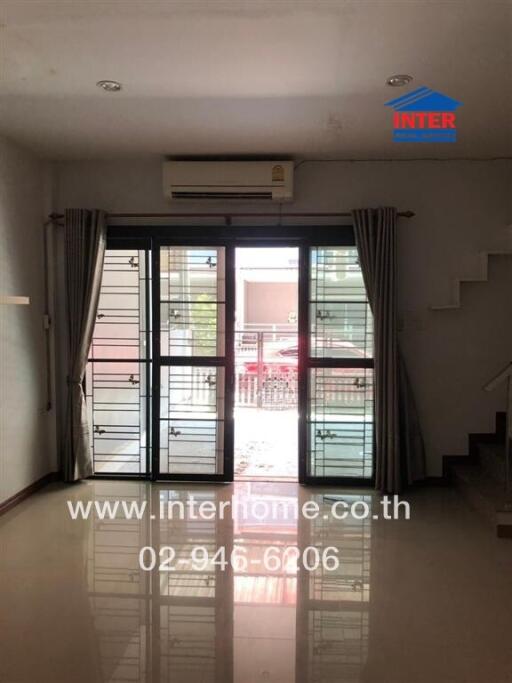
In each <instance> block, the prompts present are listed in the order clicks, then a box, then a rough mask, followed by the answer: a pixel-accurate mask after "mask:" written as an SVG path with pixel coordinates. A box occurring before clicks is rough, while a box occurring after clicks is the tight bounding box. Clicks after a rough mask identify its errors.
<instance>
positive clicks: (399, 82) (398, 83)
mask: <svg viewBox="0 0 512 683" xmlns="http://www.w3.org/2000/svg"><path fill="white" fill-rule="evenodd" d="M411 81H412V76H408V75H407V74H396V75H395V76H390V77H389V78H387V79H386V85H390V86H391V87H392V88H401V87H402V86H403V85H407V83H410V82H411Z"/></svg>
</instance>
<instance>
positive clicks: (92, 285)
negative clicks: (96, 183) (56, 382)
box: [62, 209, 107, 481]
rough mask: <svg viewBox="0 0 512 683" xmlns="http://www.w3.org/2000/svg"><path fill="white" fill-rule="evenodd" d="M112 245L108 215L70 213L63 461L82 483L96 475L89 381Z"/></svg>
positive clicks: (65, 472) (67, 478)
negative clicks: (90, 356)
mask: <svg viewBox="0 0 512 683" xmlns="http://www.w3.org/2000/svg"><path fill="white" fill-rule="evenodd" d="M106 241H107V227H106V221H105V214H104V212H103V211H96V210H94V211H88V210H86V209H68V210H67V211H66V213H65V221H64V247H65V258H66V266H65V267H66V295H67V315H68V349H69V368H68V398H67V406H66V428H65V436H64V449H63V451H64V452H63V462H62V466H63V475H64V479H65V481H76V480H78V479H83V478H84V477H88V476H89V475H91V474H92V460H91V448H90V435H89V425H88V421H87V408H86V405H85V395H84V390H83V380H84V375H85V369H86V365H87V356H88V354H89V347H90V345H91V340H92V334H93V330H94V321H95V319H96V313H97V310H98V300H99V295H100V286H101V275H102V272H103V260H104V257H105V246H106Z"/></svg>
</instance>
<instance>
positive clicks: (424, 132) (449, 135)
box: [385, 87, 462, 142]
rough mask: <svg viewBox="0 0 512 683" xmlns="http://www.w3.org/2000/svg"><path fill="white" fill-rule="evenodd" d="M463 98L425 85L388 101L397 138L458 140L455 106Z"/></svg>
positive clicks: (424, 140) (409, 140)
mask: <svg viewBox="0 0 512 683" xmlns="http://www.w3.org/2000/svg"><path fill="white" fill-rule="evenodd" d="M461 104H462V103H461V102H457V100H454V99H452V98H451V97H447V96H446V95H443V94H442V93H440V92H435V91H434V90H431V89H430V88H426V87H422V88H417V89H416V90H413V92H410V93H408V94H407V95H403V96H402V97H397V98H396V99H394V100H390V101H389V102H386V105H385V106H386V107H392V108H393V109H394V110H395V113H394V114H393V141H394V142H456V141H457V123H456V115H455V110H456V109H457V108H458V107H460V106H461Z"/></svg>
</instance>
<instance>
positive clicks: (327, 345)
mask: <svg viewBox="0 0 512 683" xmlns="http://www.w3.org/2000/svg"><path fill="white" fill-rule="evenodd" d="M310 328H311V355H312V356H314V357H317V358H364V357H370V358H371V356H372V352H373V320H372V315H371V311H370V306H369V305H368V298H367V296H366V290H365V287H364V282H363V277H362V273H361V267H360V265H359V260H358V255H357V249H356V248H355V247H338V248H314V249H312V250H311V284H310Z"/></svg>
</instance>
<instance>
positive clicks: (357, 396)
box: [309, 367, 373, 478]
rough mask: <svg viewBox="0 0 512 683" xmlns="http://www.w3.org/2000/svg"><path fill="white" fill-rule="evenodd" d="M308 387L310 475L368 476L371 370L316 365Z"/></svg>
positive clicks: (371, 455) (370, 454)
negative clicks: (319, 366) (318, 366)
mask: <svg viewBox="0 0 512 683" xmlns="http://www.w3.org/2000/svg"><path fill="white" fill-rule="evenodd" d="M309 387H310V412H309V428H310V435H309V438H310V453H311V466H312V474H313V475H315V476H323V477H327V476H343V477H364V478H369V477H371V476H372V465H373V370H372V369H371V368H344V367H337V368H316V369H313V370H311V371H310V379H309ZM340 456H341V457H340Z"/></svg>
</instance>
